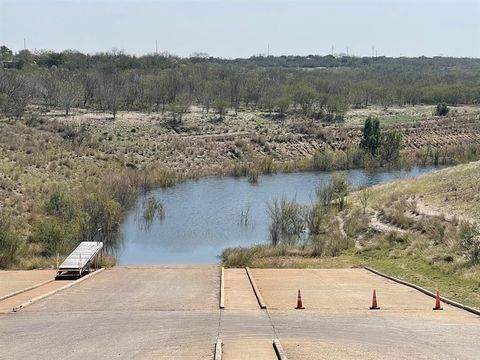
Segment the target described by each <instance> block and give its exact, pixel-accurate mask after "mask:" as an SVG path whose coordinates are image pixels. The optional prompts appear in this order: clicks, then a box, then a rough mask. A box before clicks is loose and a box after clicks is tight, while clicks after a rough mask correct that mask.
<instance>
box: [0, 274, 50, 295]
mask: <svg viewBox="0 0 480 360" xmlns="http://www.w3.org/2000/svg"><path fill="white" fill-rule="evenodd" d="M55 274H56V272H55V270H26V271H23V270H20V271H0V297H3V296H5V295H8V294H10V293H13V292H15V291H19V290H22V289H25V288H28V287H31V286H33V285H36V284H39V283H42V282H44V281H47V280H50V279H53V278H54V277H55Z"/></svg>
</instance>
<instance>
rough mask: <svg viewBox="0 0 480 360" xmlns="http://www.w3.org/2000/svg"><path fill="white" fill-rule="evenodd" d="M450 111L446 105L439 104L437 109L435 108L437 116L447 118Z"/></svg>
mask: <svg viewBox="0 0 480 360" xmlns="http://www.w3.org/2000/svg"><path fill="white" fill-rule="evenodd" d="M449 111H450V109H449V108H448V106H447V104H446V103H440V104H437V107H436V108H435V115H436V116H446V115H447V114H448V112H449Z"/></svg>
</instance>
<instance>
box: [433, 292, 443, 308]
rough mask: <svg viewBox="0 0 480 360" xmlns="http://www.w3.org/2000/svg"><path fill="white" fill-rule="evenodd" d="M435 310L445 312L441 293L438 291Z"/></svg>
mask: <svg viewBox="0 0 480 360" xmlns="http://www.w3.org/2000/svg"><path fill="white" fill-rule="evenodd" d="M433 310H443V308H442V307H441V306H440V292H439V291H438V290H437V296H436V299H435V307H434V308H433Z"/></svg>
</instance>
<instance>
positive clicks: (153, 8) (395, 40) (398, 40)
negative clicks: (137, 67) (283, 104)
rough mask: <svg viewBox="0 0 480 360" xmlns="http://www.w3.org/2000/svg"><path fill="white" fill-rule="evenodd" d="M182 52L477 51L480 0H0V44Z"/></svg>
mask: <svg viewBox="0 0 480 360" xmlns="http://www.w3.org/2000/svg"><path fill="white" fill-rule="evenodd" d="M24 38H26V39H27V48H29V49H49V50H64V49H76V50H80V51H83V52H90V53H94V52H98V51H107V50H111V49H112V48H117V49H123V50H125V51H126V52H128V53H134V54H145V53H150V52H153V51H154V50H155V40H158V48H159V51H162V50H166V51H168V52H170V53H173V54H176V55H180V56H188V55H189V54H190V53H192V52H194V51H201V52H207V53H208V54H210V55H213V56H220V57H227V58H231V57H248V56H250V55H252V54H259V53H267V44H270V54H273V55H281V54H299V55H307V54H328V53H330V52H331V47H332V45H334V47H335V53H339V52H345V51H346V48H347V47H349V50H350V54H352V53H353V54H355V55H370V54H371V52H372V46H375V48H376V49H378V55H387V56H400V55H405V56H419V55H426V56H434V55H440V54H442V55H445V56H447V55H451V56H473V57H480V0H436V1H434V0H416V1H415V0H403V1H401V0H336V1H334V0H319V1H313V0H297V1H286V0H285V1H283V0H256V1H254V0H251V1H247V0H157V1H155V0H137V1H134V0H116V1H114V0H96V1H94V0H38V1H34V0H0V44H5V45H7V46H8V47H10V48H11V49H14V50H19V49H21V48H23V39H24Z"/></svg>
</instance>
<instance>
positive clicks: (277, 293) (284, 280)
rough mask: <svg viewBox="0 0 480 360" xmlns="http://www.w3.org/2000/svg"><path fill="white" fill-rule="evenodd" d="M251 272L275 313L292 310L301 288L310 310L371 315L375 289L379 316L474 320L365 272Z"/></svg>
mask: <svg viewBox="0 0 480 360" xmlns="http://www.w3.org/2000/svg"><path fill="white" fill-rule="evenodd" d="M252 273H253V275H254V277H255V280H256V282H257V285H258V287H259V289H260V292H261V293H262V295H263V298H264V299H265V302H266V303H267V306H268V307H269V309H273V310H275V309H277V310H293V308H294V307H295V305H296V298H297V291H298V289H301V291H302V300H303V305H304V306H305V308H306V309H307V310H319V311H323V312H328V313H332V312H338V313H348V312H363V313H371V311H370V310H368V308H369V306H370V305H371V301H372V291H373V289H376V291H377V300H378V305H379V306H380V307H381V310H380V311H379V312H380V313H385V312H388V313H390V314H394V313H395V314H399V315H400V316H411V317H422V318H453V319H456V320H458V321H468V319H470V320H471V319H472V318H474V315H471V314H469V313H467V312H465V311H462V310H460V309H457V308H455V307H452V306H448V305H444V306H443V308H444V311H438V312H434V311H432V307H433V305H434V302H435V300H434V299H432V298H431V297H429V296H426V295H424V294H422V293H420V292H418V291H417V290H415V289H412V288H409V287H406V286H403V285H400V284H397V283H395V282H394V281H391V280H388V279H385V278H382V277H380V276H378V275H375V274H373V273H371V272H368V271H367V270H364V269H252ZM296 311H305V310H296Z"/></svg>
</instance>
